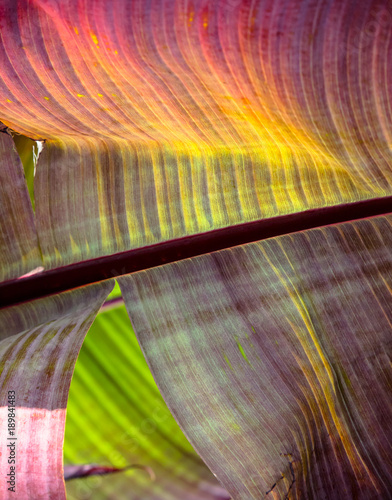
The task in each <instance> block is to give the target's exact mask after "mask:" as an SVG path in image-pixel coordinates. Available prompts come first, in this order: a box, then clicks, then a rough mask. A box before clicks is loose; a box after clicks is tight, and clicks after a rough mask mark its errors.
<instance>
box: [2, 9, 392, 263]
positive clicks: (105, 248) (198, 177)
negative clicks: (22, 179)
mask: <svg viewBox="0 0 392 500" xmlns="http://www.w3.org/2000/svg"><path fill="white" fill-rule="evenodd" d="M15 5H16V6H17V7H15ZM93 5H94V6H93V8H92V7H91V6H90V4H89V3H88V2H82V1H79V0H72V1H69V2H66V3H64V2H60V1H58V0H34V1H32V0H17V2H16V4H15V0H4V1H3V2H2V9H3V15H4V16H5V18H6V19H7V22H6V23H4V27H3V30H2V44H0V62H1V64H0V76H1V79H0V95H1V96H2V98H1V99H0V117H1V118H2V119H3V121H4V123H6V124H7V125H9V126H10V127H11V128H12V129H14V130H17V131H18V132H22V133H24V134H27V135H28V136H30V137H34V138H36V139H42V138H44V139H46V141H47V142H46V152H44V154H43V155H42V157H41V159H40V161H39V165H38V169H37V179H36V199H37V229H38V237H39V241H40V245H41V248H42V251H43V254H44V263H45V268H50V267H56V266H58V265H63V264H69V263H71V262H78V261H80V260H84V259H89V258H94V257H98V256H100V255H110V254H111V253H113V252H120V251H124V250H127V249H130V248H135V247H138V246H144V245H148V244H151V243H156V242H159V241H163V240H168V239H172V238H179V237H182V236H185V235H189V234H195V233H198V232H204V231H209V230H211V229H216V228H219V227H225V226H231V225H234V224H238V223H241V222H247V221H253V220H258V219H262V218H268V217H273V216H276V215H283V214H288V213H294V212H301V211H304V210H307V209H310V208H318V207H325V206H331V205H336V204H340V203H348V202H352V201H358V200H364V199H369V198H377V197H383V196H388V195H391V194H392V190H391V180H392V172H391V167H390V165H391V164H392V161H391V159H392V158H391V152H390V140H391V139H390V135H391V134H390V130H389V123H390V116H391V108H390V102H389V95H390V91H391V83H390V78H389V75H390V74H391V72H390V71H389V65H390V61H391V58H390V57H389V51H390V50H391V49H390V43H389V42H388V40H389V35H390V26H391V25H392V24H391V23H390V22H389V21H390V20H391V19H392V11H390V9H389V8H388V6H387V5H384V3H383V2H378V1H375V0H374V1H373V0H366V1H365V2H363V3H362V4H361V5H362V7H361V15H358V13H357V10H358V9H357V8H356V1H354V0H345V1H344V2H341V1H340V0H339V1H325V2H324V1H323V2H303V1H302V0H279V1H278V2H276V1H275V0H274V1H272V0H260V1H257V2H250V3H249V2H245V1H241V0H226V1H217V2H215V1H214V2H213V1H197V2H188V1H185V0H178V1H175V2H165V1H163V0H152V1H151V2H145V1H144V0H135V1H132V2H127V1H124V0H115V1H113V2H112V1H111V0H110V2H109V0H100V1H97V2H94V4H93ZM114 13H115V14H114ZM369 27H375V29H374V30H373V31H372V33H370V28H369ZM369 68H371V71H370V70H369Z"/></svg>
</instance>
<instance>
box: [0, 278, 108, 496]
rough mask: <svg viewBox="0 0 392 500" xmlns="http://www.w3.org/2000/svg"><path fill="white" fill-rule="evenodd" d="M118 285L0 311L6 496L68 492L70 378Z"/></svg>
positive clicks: (0, 492)
mask: <svg viewBox="0 0 392 500" xmlns="http://www.w3.org/2000/svg"><path fill="white" fill-rule="evenodd" d="M112 286H113V284H112V283H110V282H106V283H103V284H98V285H92V286H90V287H85V288H83V289H78V290H74V291H72V292H66V293H63V294H59V295H57V296H55V297H48V298H46V299H41V300H37V301H34V302H29V303H26V304H21V305H19V306H16V307H12V308H6V309H2V310H0V335H1V337H0V338H1V340H0V360H1V361H0V367H1V375H0V383H1V389H0V425H1V429H2V434H1V437H2V439H1V441H2V450H3V451H2V453H1V455H0V471H1V476H2V477H3V478H7V474H9V477H10V481H12V477H11V475H12V474H13V473H14V476H16V477H14V484H12V482H8V481H6V480H3V481H1V483H0V496H1V498H4V499H8V498H9V499H11V498H15V497H17V498H34V499H37V500H39V499H47V498H56V499H57V498H58V499H61V498H65V489H64V478H63V466H62V444H63V439H64V425H65V411H66V406H67V397H68V390H69V385H70V382H71V377H72V372H73V368H74V363H75V361H76V358H77V356H78V352H79V349H80V347H81V344H82V342H83V339H84V335H85V334H86V332H87V330H88V328H89V326H90V325H91V323H92V321H93V319H94V317H95V315H96V314H97V312H98V310H99V308H100V306H101V305H102V303H103V301H104V300H105V298H106V296H107V295H108V293H109V292H110V289H111V287H112ZM10 402H11V403H12V405H10V404H9V403H10ZM11 407H12V409H10V408H11ZM9 418H11V420H12V421H11V426H9V425H8V424H9V423H10V420H9ZM8 445H10V446H8ZM11 446H13V447H14V448H12V447H11ZM4 450H7V451H6V452H5V451H4ZM10 460H11V462H10ZM13 461H14V462H13ZM11 467H13V469H11ZM10 488H11V489H10Z"/></svg>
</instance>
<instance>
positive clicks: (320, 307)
mask: <svg viewBox="0 0 392 500" xmlns="http://www.w3.org/2000/svg"><path fill="white" fill-rule="evenodd" d="M391 244H392V231H391V217H390V216H389V217H380V218H374V219H369V220H362V221H358V222H355V223H347V224H342V225H336V226H328V227H325V228H322V229H317V230H311V231H304V232H302V233H296V234H293V235H291V236H282V237H280V238H275V239H271V240H265V241H262V242H259V243H252V244H249V245H244V246H241V247H234V248H232V249H228V250H223V251H220V252H215V253H212V254H209V255H204V256H201V257H196V258H194V259H190V260H184V261H182V262H178V263H176V264H168V265H167V266H162V267H158V268H155V269H151V270H148V271H144V272H140V273H135V274H133V275H129V276H127V277H122V278H120V280H119V282H120V286H121V288H122V291H123V296H124V299H125V301H126V305H127V308H128V311H129V315H130V317H131V319H132V324H133V326H134V328H135V332H136V334H137V336H138V339H139V342H140V344H141V347H142V349H143V351H144V353H145V355H146V357H147V360H148V362H149V365H150V367H151V370H152V373H153V375H154V378H155V380H156V381H157V384H158V386H159V387H160V390H161V391H162V394H163V395H164V397H165V399H166V402H167V404H168V406H169V408H170V409H171V411H172V413H173V415H174V416H175V417H176V419H177V421H178V422H179V424H180V426H181V427H182V429H184V431H185V433H186V435H187V437H188V438H189V439H190V442H191V443H192V444H193V445H194V447H195V449H196V450H197V451H198V453H199V454H200V456H201V457H202V458H203V460H205V462H206V464H207V465H208V466H209V467H210V469H211V470H212V471H213V472H214V473H215V474H216V475H217V477H218V479H220V481H221V482H222V483H223V484H224V485H225V487H226V488H227V489H228V491H229V492H230V493H231V494H232V495H233V498H235V499H250V498H255V499H256V498H262V497H264V496H265V495H268V494H269V493H271V496H272V497H274V498H279V499H280V498H301V499H302V498H309V499H310V498H312V499H313V498H339V499H347V500H349V499H352V498H361V499H368V498H374V499H376V498H380V499H381V498H387V497H388V496H389V493H390V491H391V487H392V469H391V458H390V457H391V451H392V450H391V443H392V435H391V426H390V425H389V423H390V422H391V421H392V405H391V398H390V395H391V381H392V370H391V355H392V351H391V349H392V335H391V321H392V308H391V306H392V301H391V290H392V281H391V277H392V253H391Z"/></svg>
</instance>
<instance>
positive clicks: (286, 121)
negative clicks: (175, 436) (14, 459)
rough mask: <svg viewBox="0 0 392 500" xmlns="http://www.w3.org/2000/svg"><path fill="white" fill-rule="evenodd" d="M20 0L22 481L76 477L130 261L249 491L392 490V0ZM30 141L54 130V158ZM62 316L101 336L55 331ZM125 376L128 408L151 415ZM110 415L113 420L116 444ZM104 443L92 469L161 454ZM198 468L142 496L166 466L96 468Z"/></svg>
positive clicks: (209, 450)
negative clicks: (116, 295) (98, 326)
mask: <svg viewBox="0 0 392 500" xmlns="http://www.w3.org/2000/svg"><path fill="white" fill-rule="evenodd" d="M0 13H1V16H0V34H1V38H0V121H1V126H0V154H1V157H0V162H1V163H0V181H1V182H0V215H1V218H0V262H1V282H0V307H2V309H1V310H0V314H2V316H1V317H2V318H4V319H3V320H2V323H1V324H2V331H1V335H2V337H1V338H2V339H4V340H2V341H1V342H5V343H4V345H3V348H2V353H3V354H2V358H1V360H2V361H1V362H2V366H3V368H2V372H1V377H2V380H3V384H2V389H1V391H2V392H1V394H2V398H3V399H2V405H3V407H2V412H3V413H2V418H6V414H7V411H8V410H7V399H6V396H7V394H8V391H13V390H15V391H16V393H17V394H19V395H17V398H16V402H17V405H19V402H20V405H21V406H17V408H16V415H17V416H18V415H21V417H20V419H21V422H20V424H18V423H17V424H16V425H20V426H21V427H20V429H21V433H22V434H21V437H22V436H23V443H24V444H22V445H18V446H19V451H18V460H20V461H22V462H23V464H24V465H22V462H18V464H17V465H18V470H19V471H20V472H19V475H18V476H17V479H16V482H17V483H18V486H17V487H18V488H19V489H18V492H17V495H18V498H22V499H23V498H48V497H49V498H50V497H53V498H61V497H62V496H63V495H64V484H63V471H62V468H61V458H60V457H61V447H62V437H61V436H62V432H63V426H64V410H65V402H66V398H67V393H68V387H69V381H70V377H71V374H72V369H73V365H74V363H75V361H76V358H77V355H78V352H79V348H80V345H81V343H82V340H83V338H84V334H85V333H86V331H87V329H88V327H89V325H90V324H91V322H92V321H93V319H94V317H95V315H96V313H97V311H98V308H99V306H100V304H101V303H102V302H103V301H104V300H105V298H106V296H107V295H108V293H109V292H110V288H111V286H112V285H113V281H110V280H109V281H108V282H107V283H106V284H102V283H98V282H100V281H104V280H108V279H109V278H113V277H117V276H123V277H121V278H119V282H120V285H121V288H122V293H123V296H124V299H125V301H126V306H127V310H128V313H129V316H130V319H131V322H132V324H133V326H134V328H135V332H136V334H137V336H138V339H139V342H140V345H141V347H142V350H143V353H144V355H145V357H146V360H147V363H148V364H149V366H150V368H151V370H152V373H153V375H154V377H155V380H156V382H157V384H158V386H159V389H160V391H161V393H162V396H163V398H164V400H165V401H166V403H167V404H168V406H169V408H170V411H171V412H172V414H173V416H174V417H175V419H176V420H177V422H178V424H179V425H180V427H181V429H182V430H183V431H184V433H185V435H186V436H187V438H188V439H189V440H190V442H191V444H192V446H193V448H194V449H195V450H196V451H197V453H198V454H199V455H200V457H201V459H202V460H204V462H205V463H206V464H207V466H208V467H209V469H210V470H211V471H212V472H213V473H214V474H216V476H217V478H218V480H219V481H220V482H221V483H222V485H223V487H224V488H225V489H227V490H228V492H229V494H230V495H231V496H232V497H233V498H239V499H251V498H260V497H264V496H266V497H268V496H269V497H272V498H277V499H281V498H282V499H283V498H332V499H334V498H337V499H338V498H339V499H340V498H344V499H345V498H347V499H349V498H364V499H365V498H389V496H390V491H391V476H392V472H391V462H390V458H389V457H390V455H391V454H390V449H389V447H390V445H389V443H390V442H391V439H390V436H389V428H390V427H391V404H390V389H391V380H392V377H391V365H390V357H391V326H390V325H391V323H390V320H391V314H390V312H391V297H390V293H391V283H390V277H391V269H390V265H391V227H390V215H388V214H390V213H391V211H392V210H391V209H392V182H391V181H392V171H391V164H392V162H391V159H392V158H391V147H390V144H391V127H390V123H391V116H392V112H391V106H390V94H391V77H390V75H391V67H390V65H391V57H390V52H391V26H392V22H391V21H392V10H391V6H390V4H389V2H387V1H383V0H382V1H379V0H365V1H363V2H361V4H360V7H359V6H358V3H357V2H355V1H354V0H343V1H342V0H321V1H319V2H308V1H306V0H255V1H252V2H250V1H247V0H219V1H212V0H192V1H185V0H176V1H173V2H167V1H164V0H151V1H148V2H147V1H145V0H133V1H127V0H113V1H109V0H100V1H92V0H88V1H86V0H83V1H82V0H70V1H68V2H61V1H60V0H2V1H1V2H0ZM10 134H13V135H14V137H16V135H17V134H23V135H24V136H25V137H28V138H30V139H31V140H33V141H37V142H39V143H40V144H41V145H42V148H43V149H42V152H41V154H40V156H39V158H38V159H37V151H38V149H37V150H36V151H35V153H34V161H33V163H34V167H35V168H33V169H32V170H33V174H32V175H31V168H30V169H29V168H27V166H26V159H24V162H25V165H24V166H25V169H24V170H23V168H22V164H21V161H20V159H19V158H18V154H17V151H16V149H14V143H13V139H12V137H11V136H10ZM16 142H18V140H17V139H16ZM32 144H33V143H32ZM34 147H36V148H38V146H34ZM40 149H41V147H40ZM18 151H19V152H20V153H22V149H21V146H20V144H19V146H18ZM21 157H23V154H21ZM22 159H23V158H22ZM24 177H26V179H25V178H24ZM26 180H27V182H26ZM32 182H33V183H34V185H33V186H32ZM177 261H178V262H177ZM131 271H132V272H133V274H131V275H129V276H126V275H127V274H128V273H130V272H131ZM91 284H93V286H92V287H91V286H90V285H91ZM64 294H65V295H64ZM63 297H67V299H64V300H65V301H66V303H67V304H68V305H67V307H66V306H65V305H64V304H65V302H64V304H63ZM68 297H71V298H69V299H68ZM68 300H69V301H70V302H69V303H68V302H67V301H68ZM56 307H57V309H56ZM48 311H52V312H51V313H50V314H49V316H48V315H47V314H48ZM56 311H57V312H56ZM113 314H114V313H113ZM119 314H120V313H119ZM122 314H123V313H122ZM21 318H22V319H21ZM23 318H24V319H23ZM78 318H79V319H78ZM79 320H80V321H81V322H82V323H83V326H81V325H82V323H80V324H79V323H78V321H79ZM8 322H10V323H8ZM67 322H68V323H67ZM9 325H15V326H14V327H12V328H11V327H10V326H9ZM67 325H68V326H67ZM76 325H79V326H76ZM37 328H38V330H37ZM51 328H55V330H56V331H57V329H59V328H60V329H61V328H65V329H69V332H70V333H69V341H70V342H71V339H72V338H74V337H75V339H76V338H77V342H76V340H75V344H72V346H73V347H72V348H71V347H70V346H69V344H68V337H66V338H65V336H61V335H58V336H57V337H56V335H55V336H54V337H53V339H52V340H51V341H50V342H49V344H48V346H49V347H45V346H46V340H45V339H46V335H48V336H49V337H50V336H51V335H52V334H53V332H52V330H51ZM128 329H129V331H128V334H127V335H129V336H131V335H132V331H131V329H130V327H129V326H128ZM67 331H68V330H67ZM108 331H110V330H108ZM38 332H41V333H38ZM50 332H52V333H50ZM78 332H79V333H78ZM35 336H37V339H38V340H37V341H36V342H34V341H33V340H31V342H32V344H31V345H32V347H31V348H28V345H30V344H29V340H28V339H35V338H36V337H35ZM41 336H42V338H41ZM123 336H125V332H124V334H123ZM49 337H48V339H49ZM92 338H93V337H92ZM23 339H25V341H26V342H25V343H20V344H19V342H20V341H21V340H23ZM128 340H129V339H128ZM91 342H92V344H91V345H92V346H94V345H95V344H94V342H93V341H91ZM98 345H99V342H98V341H97V348H96V349H95V347H92V349H95V352H96V353H99V352H101V351H100V349H98ZM55 346H57V347H55ZM47 349H52V350H49V351H48V350H47ZM102 349H104V347H102ZM104 354H105V355H106V354H107V356H109V354H110V352H109V350H108V352H107V353H106V352H104V353H101V354H100V359H101V361H99V362H97V364H96V365H93V364H91V363H89V361H87V360H86V361H85V362H86V363H87V364H86V367H85V368H80V370H81V376H82V378H83V376H84V377H90V379H91V374H90V375H89V373H94V372H96V373H100V370H103V368H104V366H105V365H106V364H107V362H106V361H105V360H104V361H102V356H103V355H104ZM97 356H98V354H97ZM48 359H51V360H52V361H53V363H57V364H56V366H58V367H59V368H56V369H55V373H59V374H60V373H61V374H62V375H61V377H60V375H59V377H60V379H58V378H56V377H55V378H51V377H50V376H49V375H45V374H44V372H45V369H44V367H45V366H46V363H47V360H48ZM81 359H82V358H81ZM108 362H109V361H108ZM62 363H65V365H63V364H62ZM110 363H113V364H115V363H116V360H115V358H114V357H113V360H112V361H111V362H110ZM124 363H125V362H124ZM63 366H64V367H65V368H64V369H63V368H61V367H63ZM81 366H82V365H81ZM131 368H132V365H131V363H130V365H129V370H131ZM42 370H44V372H43V371H42ZM56 370H58V372H56ZM82 374H84V375H82ZM42 377H43V379H42V380H44V381H45V380H46V379H45V377H49V379H50V380H49V379H48V384H47V386H46V385H45V383H44V382H39V381H40V380H41V378H42ZM77 380H78V378H77V375H75V383H76V386H77V384H78V382H76V381H77ZM118 380H119V381H120V384H121V385H120V387H121V390H119V393H121V397H122V398H123V400H124V401H123V403H124V406H123V407H122V408H123V409H122V410H121V413H119V416H118V419H117V420H116V422H117V423H119V422H120V421H121V422H122V424H121V425H124V426H125V425H126V426H132V425H137V423H135V422H134V423H133V424H132V423H131V422H132V421H133V419H135V418H136V416H135V415H134V412H131V410H128V411H129V419H128V420H127V419H126V418H125V414H124V413H123V412H125V411H127V410H126V408H127V406H126V402H125V399H126V398H125V395H126V397H127V398H129V399H128V403H127V404H129V401H130V400H132V398H135V394H134V393H132V394H131V393H130V392H128V391H127V389H126V386H125V385H124V384H125V380H124V379H123V378H121V377H120V378H119V379H118ZM37 381H38V382H37ZM60 381H62V382H61V384H62V385H61V387H59V386H58V384H59V383H60ZM11 382H12V384H13V385H12V384H11ZM116 383H119V382H116ZM102 384H103V385H102V387H110V385H109V381H107V380H106V379H103V382H102ZM107 384H108V385H107ZM11 385H12V386H11ZM89 387H90V388H91V390H93V387H94V386H93V385H92V382H91V385H90V384H87V392H88V388H89ZM83 390H84V391H86V388H84V389H83ZM79 391H81V394H82V393H83V391H82V387H81V386H80V384H79ZM77 392H78V391H77ZM75 394H76V393H75ZM102 394H103V389H102ZM119 396H120V394H119ZM78 397H79V398H80V397H81V396H80V395H79V396H78V395H75V398H76V399H77V398H78ZM48 401H50V404H49V403H48ZM113 404H115V403H113ZM138 404H139V403H138ZM140 404H141V403H140ZM102 405H103V406H102V407H103V409H104V410H105V405H104V402H102ZM146 407H148V404H147V406H146ZM31 408H34V410H33V412H31V411H30V409H31ZM48 411H49V412H52V411H59V413H58V421H56V422H57V423H55V424H53V429H52V427H51V426H52V423H50V422H52V420H50V419H51V418H52V416H51V415H52V413H48ZM79 411H80V410H79ZM40 412H42V414H43V415H44V420H45V419H46V418H47V419H48V420H47V422H48V424H47V425H46V424H45V425H44V424H43V421H41V420H40V419H39V418H36V415H38V414H41V413H40ZM11 413H12V412H11ZM87 413H88V412H87ZM56 415H57V414H56ZM75 415H76V414H75ZM22 416H23V418H22ZM18 418H19V417H18ZM56 418H57V417H56ZM73 418H75V419H76V420H75V422H79V420H78V417H76V416H75V417H73ZM45 422H46V420H45ZM53 422H54V420H53ZM80 422H83V419H82V416H80ZM84 422H85V423H84V424H83V425H84V426H87V427H89V426H93V425H94V424H93V423H92V422H93V415H92V416H91V420H89V416H88V417H87V420H85V421H84ZM103 422H105V424H106V426H107V429H110V428H111V423H110V422H108V417H107V415H106V417H105V419H104V418H102V426H100V429H101V430H100V432H102V433H103V434H101V435H100V434H99V433H98V432H94V429H91V430H90V431H89V433H88V435H89V436H90V438H91V435H93V436H94V435H95V436H96V438H95V444H96V445H97V447H98V449H99V450H101V453H103V452H102V446H104V447H105V446H106V447H109V448H110V446H109V445H108V441H107V438H108V434H106V431H107V429H106V428H105V425H104V424H103ZM70 425H71V427H70V428H72V424H70ZM42 426H43V428H42ZM2 429H3V431H2V443H3V444H2V447H3V448H2V449H6V447H7V446H6V432H5V431H4V429H6V426H5V425H3V426H2ZM74 429H75V432H77V431H76V429H77V426H74ZM85 429H86V427H85ZM44 430H45V432H46V434H45V432H44ZM175 432H179V431H178V430H177V428H176V431H175ZM76 435H77V436H78V434H76ZM99 436H102V439H103V443H106V444H104V445H103V444H102V445H101V444H100V439H101V438H100V437H99ZM70 439H71V440H72V439H79V438H78V437H76V438H70ZM86 439H87V436H86ZM48 443H50V445H51V448H50V450H49V448H48V446H49V445H48ZM117 444H118V446H119V447H120V448H121V445H120V444H119V443H117ZM159 446H160V445H157V446H156V448H154V446H153V444H152V443H150V444H149V445H148V446H147V444H146V448H148V450H145V451H146V455H145V457H148V456H151V457H155V458H154V460H156V462H158V461H159V460H158V459H157V456H158V455H159V449H160V448H159ZM184 446H185V445H184ZM186 446H188V447H189V445H186ZM109 448H107V449H106V451H108V450H109ZM188 449H189V450H191V449H192V448H188ZM31 450H34V457H37V458H36V460H37V462H36V463H37V464H38V465H36V467H41V469H40V471H41V472H39V473H37V472H36V469H34V470H33V469H31V468H29V467H30V466H27V465H25V464H27V458H28V454H29V453H30V451H31ZM154 450H155V451H154ZM105 453H106V452H105ZM105 453H103V454H101V455H100V456H97V455H94V454H92V455H91V457H89V458H87V457H86V460H87V462H86V461H84V462H80V461H79V460H77V457H74V458H73V459H72V460H74V461H73V463H72V464H71V463H68V464H67V465H73V466H75V467H78V466H83V465H84V466H86V467H87V470H92V469H88V468H89V467H90V468H93V467H98V468H99V467H102V468H104V467H112V468H118V469H121V468H123V467H126V466H129V465H132V463H138V461H137V460H136V459H137V457H128V455H127V457H128V458H127V462H126V463H124V462H122V463H113V460H109V457H108V456H107V455H105ZM121 453H122V452H121ZM191 453H192V454H193V451H192V452H191ZM149 454H150V455H149ZM50 455H53V456H54V457H57V458H56V459H55V460H52V461H51V459H50V458H49V457H50ZM1 456H2V462H1V468H2V473H3V471H4V474H2V475H3V477H5V475H6V472H7V467H8V466H9V465H11V464H8V463H7V462H6V461H5V460H6V456H5V454H4V453H3V451H2V455H1ZM192 456H193V455H192ZM101 459H102V460H103V461H104V463H100V462H99V460H101ZM128 459H129V460H131V459H132V462H128ZM97 461H98V462H97ZM156 462H154V465H155V466H156V468H158V469H159V468H161V469H160V470H161V471H163V470H165V467H166V466H167V464H166V463H165V461H164V459H162V462H161V463H160V465H158V464H157V463H156ZM195 463H196V462H195ZM143 465H145V466H146V467H149V466H150V464H148V463H146V464H143ZM199 465H200V464H199ZM199 465H198V466H197V467H196V468H195V469H193V468H192V467H191V466H190V468H189V474H190V476H189V477H188V476H187V477H186V478H184V480H183V484H188V483H187V481H188V480H189V481H190V483H189V484H191V485H192V486H191V487H190V490H189V491H188V490H187V491H186V492H184V491H185V490H184V489H181V488H180V489H177V490H176V484H177V482H176V481H177V480H178V481H180V479H179V474H178V473H176V472H173V471H172V475H171V476H170V477H171V478H172V481H173V484H170V481H168V483H167V484H166V485H165V487H163V486H162V484H160V486H159V487H158V486H157V487H156V488H158V489H159V488H160V489H159V492H158V490H154V487H153V488H152V489H151V490H149V489H148V487H147V486H146V488H147V489H146V490H144V492H143V493H140V491H142V490H138V488H139V487H140V486H137V484H138V483H137V481H138V480H136V481H135V489H134V493H133V497H132V496H131V495H132V493H130V492H129V490H127V489H126V486H124V484H126V485H129V480H130V479H134V478H136V477H139V476H143V474H145V471H143V470H138V471H135V470H132V471H131V470H130V471H128V472H125V471H124V472H118V473H115V474H113V476H109V475H105V476H96V478H95V479H97V478H98V479H99V480H101V481H102V483H100V484H104V483H105V485H106V483H108V482H109V481H111V480H112V479H111V478H113V481H114V482H115V483H116V484H117V485H118V486H116V488H115V489H113V491H111V490H110V486H109V487H108V486H107V485H106V486H105V487H103V493H102V495H104V496H102V498H105V495H106V497H107V498H110V495H114V494H118V495H119V496H118V498H140V495H141V494H143V495H150V494H152V495H153V494H155V495H158V497H159V498H164V496H163V495H167V497H168V498H172V497H173V495H174V494H175V493H174V492H175V491H177V494H178V497H179V498H188V496H187V495H193V494H196V495H199V497H197V498H202V494H201V493H200V492H197V493H196V490H195V485H196V484H197V481H198V479H197V478H202V479H201V480H204V479H203V478H204V477H206V478H209V477H210V475H209V473H208V472H207V471H206V469H205V468H203V467H202V466H201V465H200V467H199ZM8 470H9V469H8ZM37 470H38V469H37ZM85 470H86V469H85ZM186 474H188V473H186ZM204 475H205V476H204ZM146 476H147V475H146ZM190 477H191V479H189V478H190ZM124 478H125V479H124ZM143 478H144V476H143ZM145 479H146V480H147V479H148V478H147V477H145ZM143 480H144V479H143ZM209 480H210V479H208V481H209ZM73 481H74V483H73V484H76V483H77V482H80V481H84V479H75V480H73ZM122 481H125V483H122ZM121 483H122V484H121ZM69 484H70V485H72V482H70V483H69ZM209 484H213V483H209ZM5 486H6V484H5V482H3V484H2V488H3V490H2V498H3V497H4V498H13V497H15V494H14V493H13V492H12V491H8V490H6V488H5ZM71 487H72V486H70V488H71ZM184 487H185V486H184ZM211 487H212V486H211ZM72 488H73V487H72ZM75 488H76V487H75ZM107 488H109V489H107ZM117 488H118V489H117ZM165 488H166V490H165ZM147 490H148V491H149V492H148V493H146V492H147ZM97 491H98V489H97V490H95V492H94V494H97ZM154 491H155V493H154ZM164 491H165V492H164ZM214 491H215V490H214ZM217 491H221V490H217ZM151 492H153V493H151ZM87 493H88V492H87ZM87 493H86V492H85V491H84V492H83V491H81V492H80V495H81V496H82V497H83V495H85V494H87ZM88 494H90V493H88ZM12 495H14V496H12ZM45 495H46V496H45ZM159 495H160V496H159ZM170 495H171V497H170ZM205 495H206V496H205V498H210V497H211V493H209V492H205ZM208 495H210V497H209V496H208ZM145 497H146V496H145ZM97 498H98V497H97ZM189 498H192V497H191V496H189ZM203 498H204V497H203Z"/></svg>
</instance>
